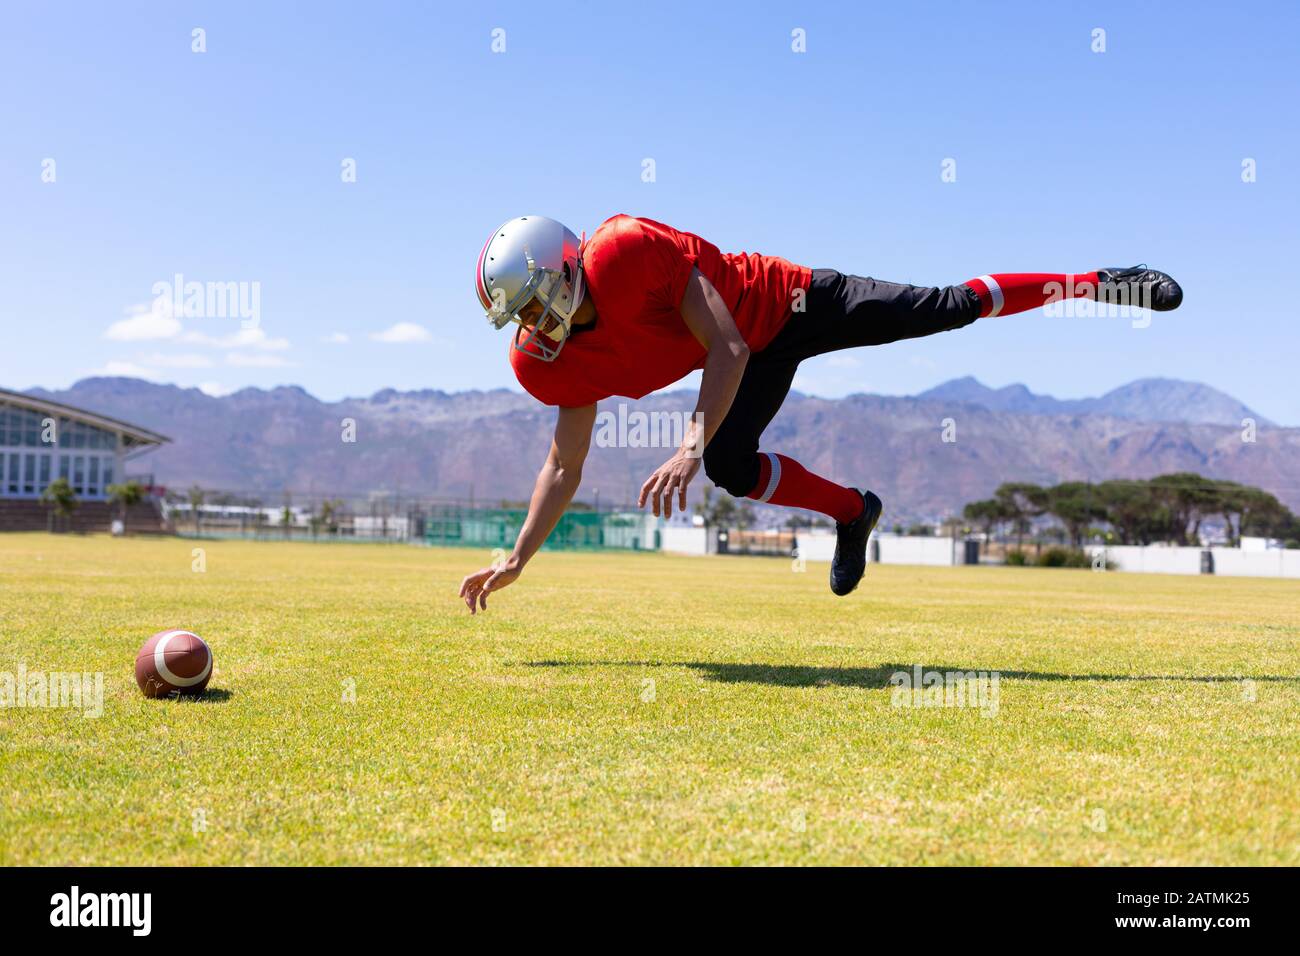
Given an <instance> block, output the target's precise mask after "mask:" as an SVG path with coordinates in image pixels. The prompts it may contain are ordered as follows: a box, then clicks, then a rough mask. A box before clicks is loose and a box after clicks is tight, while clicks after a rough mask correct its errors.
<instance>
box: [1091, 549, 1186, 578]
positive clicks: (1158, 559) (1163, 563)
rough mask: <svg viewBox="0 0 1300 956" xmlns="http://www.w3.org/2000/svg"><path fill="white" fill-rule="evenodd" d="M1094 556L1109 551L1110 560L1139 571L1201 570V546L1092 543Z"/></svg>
mask: <svg viewBox="0 0 1300 956" xmlns="http://www.w3.org/2000/svg"><path fill="white" fill-rule="evenodd" d="M1084 550H1085V551H1087V552H1088V554H1089V556H1091V557H1092V558H1093V559H1094V560H1095V559H1096V557H1097V552H1098V551H1104V552H1106V564H1107V565H1108V566H1113V565H1118V566H1119V570H1121V571H1134V572H1137V573H1139V574H1200V573H1201V549H1200V548H1170V547H1165V546H1164V545H1159V544H1151V545H1146V546H1142V545H1136V544H1120V545H1112V546H1110V547H1102V546H1101V545H1089V546H1088V547H1086V548H1085V549H1084Z"/></svg>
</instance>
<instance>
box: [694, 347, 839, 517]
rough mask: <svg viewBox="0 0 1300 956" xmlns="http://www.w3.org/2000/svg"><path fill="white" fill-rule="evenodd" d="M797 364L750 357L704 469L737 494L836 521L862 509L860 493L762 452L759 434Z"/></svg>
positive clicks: (706, 454)
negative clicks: (814, 513) (804, 510)
mask: <svg viewBox="0 0 1300 956" xmlns="http://www.w3.org/2000/svg"><path fill="white" fill-rule="evenodd" d="M795 368H796V365H795V364H794V363H789V362H780V361H771V360H770V359H769V357H768V356H766V355H765V353H763V352H760V353H758V354H757V355H754V356H752V357H751V358H750V360H749V364H748V365H747V366H746V367H745V374H744V376H743V377H742V378H741V380H740V387H739V388H738V389H737V390H736V398H735V400H734V401H733V402H732V403H731V410H730V411H729V412H728V413H727V417H726V418H725V419H724V420H723V422H722V424H721V425H720V426H719V427H718V430H717V431H716V432H714V435H713V438H712V440H711V441H710V442H709V445H708V447H707V448H705V449H704V473H705V474H706V475H708V477H709V480H710V481H712V482H713V483H714V484H715V485H717V486H718V487H719V488H722V489H723V490H724V491H726V492H727V493H728V494H730V495H733V496H735V497H737V498H752V499H754V500H755V501H763V502H766V503H769V504H774V505H785V506H787V507H791V508H806V509H808V510H809V511H819V512H821V513H822V514H824V515H826V516H827V517H830V518H834V519H835V520H836V521H838V522H848V521H852V520H853V519H854V518H856V517H858V515H860V514H861V513H862V495H861V494H860V493H859V492H857V491H855V490H854V489H852V488H845V487H844V486H843V485H838V484H836V483H835V482H833V481H829V480H827V479H825V478H822V477H821V476H820V475H816V474H814V473H813V472H811V471H809V470H808V469H806V468H804V467H803V465H801V464H799V462H797V461H795V460H794V459H793V458H789V457H787V456H785V455H777V454H772V453H760V452H759V450H758V444H759V437H760V436H761V435H762V434H763V430H764V429H765V428H767V425H768V423H769V422H770V421H771V420H772V419H773V417H775V415H776V413H777V412H778V411H779V410H780V408H781V403H782V402H784V401H785V397H786V395H787V394H789V391H790V383H791V382H792V381H793V380H794V373H795Z"/></svg>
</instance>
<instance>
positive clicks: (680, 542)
mask: <svg viewBox="0 0 1300 956" xmlns="http://www.w3.org/2000/svg"><path fill="white" fill-rule="evenodd" d="M711 530H712V529H710V531H711ZM710 531H706V530H705V529H704V528H692V527H689V526H685V525H672V524H665V525H664V526H663V527H662V528H661V529H660V532H661V538H660V545H659V547H660V550H662V551H669V552H672V553H673V554H707V553H708V541H709V538H708V536H709V534H710ZM651 540H652V541H653V538H652V539H651Z"/></svg>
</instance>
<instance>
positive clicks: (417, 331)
mask: <svg viewBox="0 0 1300 956" xmlns="http://www.w3.org/2000/svg"><path fill="white" fill-rule="evenodd" d="M370 337H371V338H372V339H374V340H375V341H376V342H387V343H388V344H390V345H403V344H406V343H409V342H430V341H432V340H433V336H432V335H430V334H429V330H428V329H426V328H425V327H424V326H423V325H416V324H415V323H414V322H398V323H397V324H396V325H390V326H389V327H388V328H386V329H384V331H382V332H372V333H371V334H370Z"/></svg>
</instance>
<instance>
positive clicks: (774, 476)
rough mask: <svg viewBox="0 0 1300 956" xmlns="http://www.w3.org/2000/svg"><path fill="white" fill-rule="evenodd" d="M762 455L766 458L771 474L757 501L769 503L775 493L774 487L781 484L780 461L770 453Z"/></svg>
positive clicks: (766, 452)
mask: <svg viewBox="0 0 1300 956" xmlns="http://www.w3.org/2000/svg"><path fill="white" fill-rule="evenodd" d="M763 454H764V455H766V456H767V460H768V463H769V464H770V465H771V466H772V467H771V474H769V475H768V476H767V487H766V488H765V489H763V493H762V494H761V495H759V497H758V500H759V501H770V500H771V498H772V495H774V494H775V493H776V486H777V485H779V484H780V483H781V459H779V458H777V457H776V455H774V454H772V453H771V452H770V451H765V452H763Z"/></svg>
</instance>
